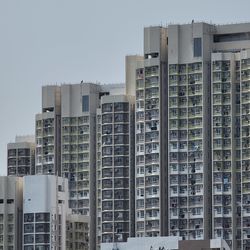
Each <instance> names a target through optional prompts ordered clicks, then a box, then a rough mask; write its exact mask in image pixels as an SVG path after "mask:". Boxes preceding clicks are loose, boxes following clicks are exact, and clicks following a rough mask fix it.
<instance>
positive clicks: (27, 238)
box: [24, 234, 34, 244]
mask: <svg viewBox="0 0 250 250" xmlns="http://www.w3.org/2000/svg"><path fill="white" fill-rule="evenodd" d="M33 242H34V235H33V234H28V235H24V244H30V243H33Z"/></svg>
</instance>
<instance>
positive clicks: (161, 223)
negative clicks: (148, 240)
mask: <svg viewBox="0 0 250 250" xmlns="http://www.w3.org/2000/svg"><path fill="white" fill-rule="evenodd" d="M143 58H144V59H143ZM143 58H139V57H138V58H137V66H138V67H137V69H136V77H135V79H136V107H135V124H136V126H135V134H136V135H135V145H136V147H135V148H136V149H135V156H136V161H135V163H136V169H135V183H136V184H135V185H136V187H135V201H136V202H135V222H136V224H135V227H136V228H135V232H136V236H137V237H143V236H160V235H166V234H167V192H166V190H167V189H166V188H167V175H166V174H167V167H168V166H167V148H166V145H167V126H166V125H167V105H166V103H167V29H166V28H162V27H149V28H145V30H144V57H143Z"/></svg>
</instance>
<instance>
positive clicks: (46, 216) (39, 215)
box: [36, 213, 50, 221]
mask: <svg viewBox="0 0 250 250" xmlns="http://www.w3.org/2000/svg"><path fill="white" fill-rule="evenodd" d="M49 215H50V214H49V213H36V221H50V218H49Z"/></svg>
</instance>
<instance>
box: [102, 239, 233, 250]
mask: <svg viewBox="0 0 250 250" xmlns="http://www.w3.org/2000/svg"><path fill="white" fill-rule="evenodd" d="M202 249H206V250H210V249H211V250H212V249H216V250H230V248H229V246H228V245H227V243H226V241H225V240H223V239H211V240H182V237H178V236H169V237H137V238H128V240H127V242H119V243H118V242H117V243H102V244H101V250H202Z"/></svg>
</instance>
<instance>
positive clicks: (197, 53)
mask: <svg viewBox="0 0 250 250" xmlns="http://www.w3.org/2000/svg"><path fill="white" fill-rule="evenodd" d="M201 48H202V47H201V38H200V37H197V38H194V57H200V56H202V50H201Z"/></svg>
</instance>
